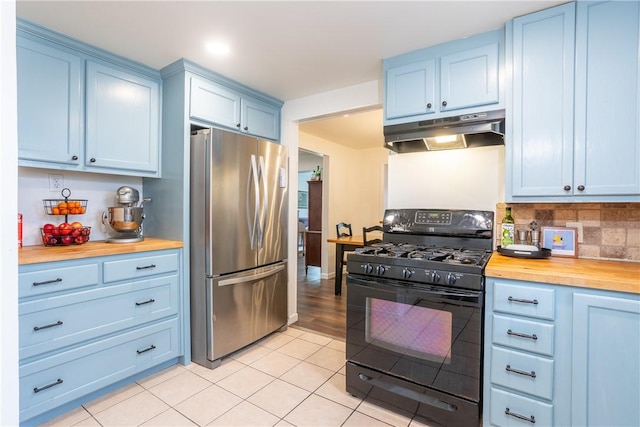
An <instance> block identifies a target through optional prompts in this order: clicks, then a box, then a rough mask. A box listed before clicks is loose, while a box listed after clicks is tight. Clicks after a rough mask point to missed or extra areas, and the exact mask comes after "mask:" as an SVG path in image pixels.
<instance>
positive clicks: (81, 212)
mask: <svg viewBox="0 0 640 427" xmlns="http://www.w3.org/2000/svg"><path fill="white" fill-rule="evenodd" d="M84 210H85V209H84V208H83V207H82V206H80V207H79V208H78V213H79V214H83V213H84Z"/></svg>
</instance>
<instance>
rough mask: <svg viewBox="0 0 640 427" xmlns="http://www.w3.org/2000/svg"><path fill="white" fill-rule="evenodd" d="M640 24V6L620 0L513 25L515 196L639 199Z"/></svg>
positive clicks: (566, 8)
mask: <svg viewBox="0 0 640 427" xmlns="http://www.w3.org/2000/svg"><path fill="white" fill-rule="evenodd" d="M639 23H640V3H638V2H618V1H615V2H577V3H568V4H565V5H561V6H558V7H554V8H551V9H547V10H543V11H540V12H537V13H534V14H531V15H527V16H523V17H520V18H516V19H514V20H513V22H511V23H509V24H508V25H507V35H508V43H507V54H508V56H510V58H509V59H510V62H511V63H512V65H513V66H512V72H513V76H512V108H509V109H507V114H508V116H507V135H506V138H505V140H506V141H507V144H506V149H507V152H506V165H507V171H506V176H507V180H506V184H507V185H506V193H507V199H508V200H511V201H637V200H638V196H639V195H640V129H639V127H638V126H639V122H640V101H639V99H640V87H639V83H640V73H639V68H638V47H639V43H638V41H639V28H640V26H639ZM509 59H508V60H509Z"/></svg>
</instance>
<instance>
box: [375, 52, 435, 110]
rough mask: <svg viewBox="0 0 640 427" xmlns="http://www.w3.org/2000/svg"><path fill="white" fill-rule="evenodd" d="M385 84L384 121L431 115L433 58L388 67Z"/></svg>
mask: <svg viewBox="0 0 640 427" xmlns="http://www.w3.org/2000/svg"><path fill="white" fill-rule="evenodd" d="M385 83H386V88H387V90H386V92H385V95H386V96H385V100H384V110H385V119H395V118H402V117H411V116H417V115H423V114H430V113H435V111H436V108H435V103H436V61H435V59H429V60H426V61H419V62H414V63H411V64H407V65H400V66H398V67H393V68H389V69H387V70H386V72H385Z"/></svg>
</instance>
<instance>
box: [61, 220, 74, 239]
mask: <svg viewBox="0 0 640 427" xmlns="http://www.w3.org/2000/svg"><path fill="white" fill-rule="evenodd" d="M58 230H59V231H60V234H61V235H63V236H66V235H67V234H69V233H71V230H72V227H71V224H69V223H68V222H63V223H62V224H60V225H58Z"/></svg>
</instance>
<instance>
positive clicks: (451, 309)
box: [346, 275, 483, 402]
mask: <svg viewBox="0 0 640 427" xmlns="http://www.w3.org/2000/svg"><path fill="white" fill-rule="evenodd" d="M482 305H483V293H482V292H481V291H468V290H461V289H452V288H446V287H440V286H432V285H428V284H415V283H408V282H400V281H396V280H386V279H381V278H370V277H364V276H353V275H349V276H348V277H347V331H346V332H347V345H346V350H347V354H346V355H347V360H348V361H350V362H352V363H355V364H358V365H360V366H363V367H367V368H370V369H374V370H377V371H379V372H382V373H385V374H389V375H392V376H395V377H399V378H401V379H405V380H408V381H411V382H413V383H417V384H419V385H422V386H425V387H428V388H432V389H435V390H439V391H443V392H445V393H448V394H453V395H455V396H458V397H461V398H464V399H468V400H470V401H473V402H479V401H480V388H481V386H480V384H481V368H482V361H481V358H482V344H481V343H482V340H481V337H482Z"/></svg>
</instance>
